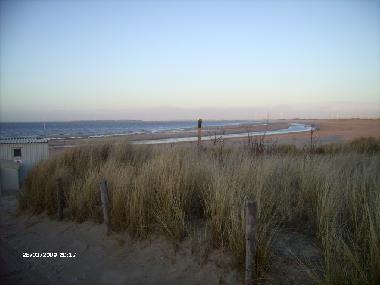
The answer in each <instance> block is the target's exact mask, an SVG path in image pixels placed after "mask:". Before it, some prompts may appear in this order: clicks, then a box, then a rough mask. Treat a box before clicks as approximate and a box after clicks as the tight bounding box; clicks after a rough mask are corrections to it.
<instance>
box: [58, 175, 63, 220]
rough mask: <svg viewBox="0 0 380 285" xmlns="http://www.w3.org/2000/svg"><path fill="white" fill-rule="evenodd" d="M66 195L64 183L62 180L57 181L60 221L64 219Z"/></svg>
mask: <svg viewBox="0 0 380 285" xmlns="http://www.w3.org/2000/svg"><path fill="white" fill-rule="evenodd" d="M64 198H65V196H64V193H63V181H62V178H58V179H57V210H58V219H59V220H62V219H63V207H64Z"/></svg>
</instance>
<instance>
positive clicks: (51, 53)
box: [0, 0, 380, 122]
mask: <svg viewBox="0 0 380 285" xmlns="http://www.w3.org/2000/svg"><path fill="white" fill-rule="evenodd" d="M200 116H201V117H203V118H206V119H260V118H265V117H267V116H269V117H270V118H273V119H275V118H294V117H299V118H344V117H363V118H367V117H380V1H365V0H362V1H349V0H347V1H343V0H339V1H338V0H335V1H334V0H332V1H322V0H320V1H301V0H299V1H279V0H278V1H248V0H247V1H217V0H214V1H195V0H193V1H190V0H189V1H186V0H184V1H179V0H178V1H137V0H136V1H121V0H119V1H112V0H111V1H96V0H95V1H89V0H82V1H80V0H79V1H74V0H66V1H65V0H63V1H47V0H40V1H33V0H30V1H17V0H12V1H1V2H0V121H1V122H6V121H58V120H63V121H66V120H93V119H95V120H104V119H142V120H176V119H193V118H197V117H200Z"/></svg>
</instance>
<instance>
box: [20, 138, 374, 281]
mask: <svg viewBox="0 0 380 285" xmlns="http://www.w3.org/2000/svg"><path fill="white" fill-rule="evenodd" d="M379 158H380V143H379V141H377V140H374V139H361V140H357V141H354V142H351V143H347V144H340V145H327V146H320V147H318V148H315V149H313V151H312V152H310V151H307V150H305V149H303V150H302V149H297V148H295V147H294V146H278V147H271V148H270V151H267V152H266V151H264V152H262V153H259V154H258V153H257V152H252V151H251V149H250V147H249V146H246V145H239V146H230V147H226V146H221V145H212V144H210V145H207V146H204V147H203V148H202V149H201V150H199V149H197V147H196V146H195V145H191V146H189V145H175V146H137V145H129V144H126V143H125V144H124V143H122V144H115V145H109V144H108V145H107V144H106V145H99V146H92V147H84V148H76V149H73V150H70V151H68V152H66V153H64V154H62V155H60V156H57V157H55V158H54V159H51V160H47V161H43V162H41V163H40V164H38V165H37V166H36V167H35V168H34V169H32V170H31V172H30V173H29V175H28V178H27V180H26V183H25V184H26V189H25V191H24V192H23V194H22V196H20V199H19V202H20V203H19V206H20V209H21V210H29V211H32V212H34V213H41V212H43V211H46V212H47V213H48V214H50V215H53V214H55V213H56V187H57V186H56V179H57V178H58V177H63V178H64V183H65V184H64V185H65V189H64V190H65V197H66V203H67V207H68V209H69V213H70V218H71V219H73V220H75V221H78V222H82V221H85V220H88V219H93V220H95V221H99V222H100V221H101V220H102V214H101V209H100V195H99V181H100V179H101V178H106V179H107V180H108V185H109V195H110V200H111V203H110V204H111V222H112V227H113V229H114V230H116V231H118V230H128V231H129V233H130V234H131V235H132V236H134V237H135V238H145V237H147V236H148V235H149V234H151V233H153V232H158V233H161V234H163V235H166V236H167V237H169V238H171V239H172V240H174V241H180V240H182V239H184V238H185V237H187V236H191V235H192V232H193V231H192V229H193V227H194V225H197V224H202V225H206V228H207V229H208V231H209V233H210V239H209V242H210V246H212V247H214V248H221V249H224V250H226V251H228V252H230V253H231V254H232V255H233V256H234V257H235V259H236V262H237V264H238V266H240V268H241V266H242V265H243V262H244V245H245V241H244V223H245V217H244V203H245V201H246V200H248V199H254V200H256V201H257V205H258V213H257V217H258V221H257V227H258V231H257V232H258V242H257V264H258V269H257V270H258V271H259V275H260V276H264V275H265V274H262V273H265V271H266V269H267V268H268V266H270V257H271V255H272V254H273V253H272V250H271V245H272V241H273V239H274V237H275V234H276V231H277V230H278V229H284V228H292V229H296V230H298V231H300V232H303V233H305V234H308V235H312V236H316V237H317V238H318V240H319V241H320V244H321V247H322V250H323V255H324V264H323V266H324V268H323V269H324V274H323V276H319V280H318V282H320V283H323V284H379V283H380V159H379Z"/></svg>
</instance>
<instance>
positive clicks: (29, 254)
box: [22, 252, 77, 258]
mask: <svg viewBox="0 0 380 285" xmlns="http://www.w3.org/2000/svg"><path fill="white" fill-rule="evenodd" d="M76 256H77V253H76V252H23V253H22V257H23V258H75V257H76Z"/></svg>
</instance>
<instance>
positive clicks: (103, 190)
mask: <svg viewBox="0 0 380 285" xmlns="http://www.w3.org/2000/svg"><path fill="white" fill-rule="evenodd" d="M100 199H101V201H102V208H103V218H104V223H105V224H106V227H107V235H109V234H110V233H111V222H110V217H109V215H110V211H109V200H108V186H107V180H105V179H102V180H101V181H100Z"/></svg>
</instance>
